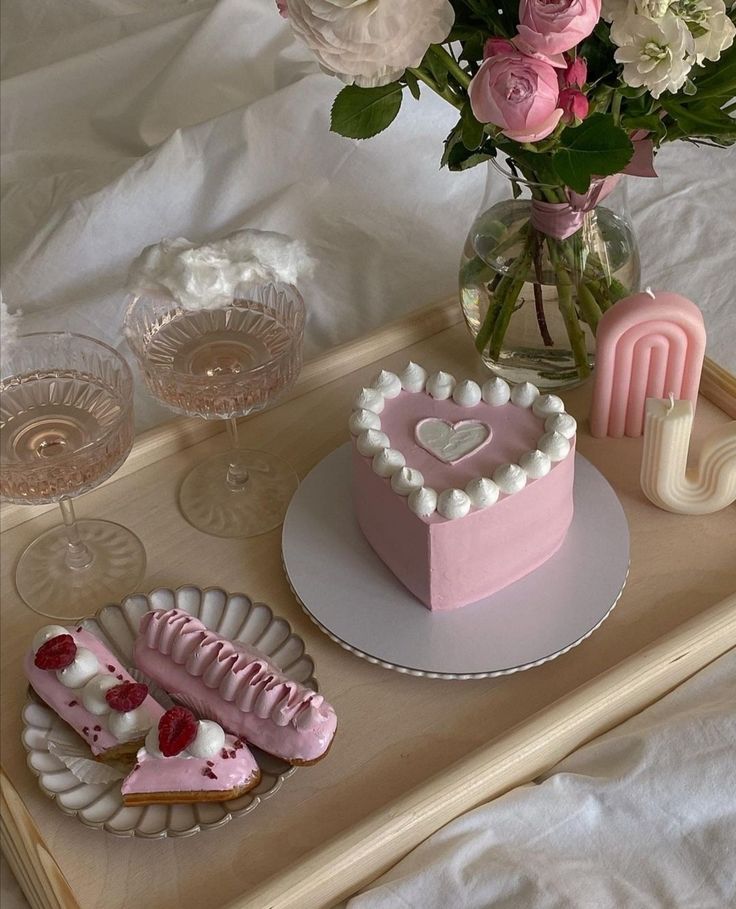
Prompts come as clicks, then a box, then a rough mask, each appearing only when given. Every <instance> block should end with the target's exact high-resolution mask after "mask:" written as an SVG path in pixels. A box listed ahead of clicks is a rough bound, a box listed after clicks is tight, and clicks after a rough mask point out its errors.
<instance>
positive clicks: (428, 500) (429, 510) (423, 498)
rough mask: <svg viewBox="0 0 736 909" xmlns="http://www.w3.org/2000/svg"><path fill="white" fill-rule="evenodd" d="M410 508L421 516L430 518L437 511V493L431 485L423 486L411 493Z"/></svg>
mask: <svg viewBox="0 0 736 909" xmlns="http://www.w3.org/2000/svg"><path fill="white" fill-rule="evenodd" d="M408 504H409V508H410V509H411V510H412V511H413V512H414V514H415V515H418V516H419V517H420V518H428V517H429V516H430V515H433V514H434V513H435V511H437V493H436V492H435V491H434V489H431V488H430V487H429V486H422V487H421V488H420V489H415V490H414V492H412V493H410V494H409V498H408Z"/></svg>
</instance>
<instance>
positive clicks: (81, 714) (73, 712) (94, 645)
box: [24, 627, 164, 757]
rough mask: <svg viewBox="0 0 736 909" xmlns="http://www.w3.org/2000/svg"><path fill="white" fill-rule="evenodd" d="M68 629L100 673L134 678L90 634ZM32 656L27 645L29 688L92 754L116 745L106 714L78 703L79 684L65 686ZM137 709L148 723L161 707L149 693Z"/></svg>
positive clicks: (153, 721)
mask: <svg viewBox="0 0 736 909" xmlns="http://www.w3.org/2000/svg"><path fill="white" fill-rule="evenodd" d="M68 633H69V634H70V635H71V636H72V637H73V638H74V643H75V644H76V645H77V646H78V647H86V648H87V650H91V651H92V653H93V654H94V655H95V656H96V657H97V662H98V663H99V670H98V672H99V674H100V675H111V676H112V677H113V678H114V679H115V680H116V681H118V682H120V683H122V682H134V681H135V679H134V678H133V677H132V676H131V675H130V674H129V673H128V672H126V671H125V669H124V668H123V667H122V666H121V665H120V661H119V660H118V658H117V657H114V656H113V655H112V654H111V653H110V651H109V650H108V649H107V647H105V645H104V644H103V643H102V642H101V641H100V640H98V639H97V638H96V637H95V636H94V635H93V634H90V633H89V632H88V631H84V630H83V629H82V628H79V627H78V628H76V629H71V630H69V632H68ZM34 657H35V653H34V651H33V650H32V649H31V650H29V651H28V653H27V654H26V657H25V661H24V670H25V674H26V678H27V679H28V681H29V682H30V683H31V686H32V688H33V690H34V691H35V692H36V694H37V695H38V696H39V697H40V698H41V699H42V700H44V701H45V702H46V703H47V704H48V705H49V707H51V709H52V710H54V711H55V712H56V713H58V715H59V716H60V717H61V718H62V719H63V720H65V721H66V722H67V723H68V724H69V725H70V726H71V727H72V729H74V730H75V731H76V732H78V733H79V735H81V736H82V738H83V739H84V740H85V742H87V743H88V745H89V747H90V749H91V750H92V754H93V755H95V757H96V756H98V755H100V754H104V753H105V752H106V751H109V750H110V749H111V748H115V747H116V746H117V745H120V744H121V743H120V741H119V740H118V739H117V738H115V736H114V735H113V734H112V733H111V732H110V731H109V730H108V728H107V714H106V715H103V716H97V715H95V714H94V713H90V712H89V710H87V708H86V707H85V706H84V704H83V703H82V691H83V688H67V687H66V685H63V684H62V683H61V682H60V681H59V680H58V679H57V677H56V673H55V672H54V671H53V670H48V669H39V668H38V666H36V665H35V663H34V662H33V660H34ZM141 709H145V710H147V711H148V713H149V715H150V716H151V725H152V726H153V725H156V724H157V723H158V721H159V719H160V718H161V716H162V714H163V713H164V709H163V707H161V705H160V704H159V703H157V701H155V700H154V699H153V698H152V697H151V695H150V694H149V695H148V696H147V697H146V699H145V701H143V704H141ZM141 738H143V736H141Z"/></svg>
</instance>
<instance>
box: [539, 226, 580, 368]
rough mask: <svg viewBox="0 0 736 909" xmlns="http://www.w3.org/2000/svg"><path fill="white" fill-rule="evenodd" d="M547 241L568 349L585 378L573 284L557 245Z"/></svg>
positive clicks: (548, 239)
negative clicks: (568, 343) (568, 344)
mask: <svg viewBox="0 0 736 909" xmlns="http://www.w3.org/2000/svg"><path fill="white" fill-rule="evenodd" d="M547 241H548V247H549V253H550V257H551V259H552V263H553V265H554V268H555V277H556V283H557V298H558V305H559V308H560V314H561V315H562V320H563V322H564V323H565V330H566V331H567V337H568V338H569V340H570V348H571V350H572V355H573V358H574V360H575V365H576V366H577V368H578V373H579V374H580V377H581V378H585V377H586V376H589V375H590V364H589V363H588V352H587V350H586V347H585V335H584V334H583V330H582V329H581V327H580V322H579V321H578V317H577V315H576V314H575V307H574V305H573V298H572V289H573V283H572V281H571V279H570V274H569V273H568V271H567V269H566V268H565V264H564V263H563V262H562V259H561V257H560V254H559V250H558V248H557V244H556V243H555V242H554V241H553V240H551V239H550V238H549V237H548V238H547Z"/></svg>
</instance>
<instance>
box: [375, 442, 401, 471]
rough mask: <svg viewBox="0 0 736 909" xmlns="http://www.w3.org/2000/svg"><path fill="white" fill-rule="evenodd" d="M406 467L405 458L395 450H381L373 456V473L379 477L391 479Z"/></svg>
mask: <svg viewBox="0 0 736 909" xmlns="http://www.w3.org/2000/svg"><path fill="white" fill-rule="evenodd" d="M405 466H406V458H405V457H404V456H403V454H402V453H401V452H400V451H398V450H397V449H396V448H382V449H381V451H379V452H378V454H376V455H374V456H373V473H377V474H378V476H379V477H392V476H393V475H394V474H395V473H396V471H397V470H401V468H402V467H405Z"/></svg>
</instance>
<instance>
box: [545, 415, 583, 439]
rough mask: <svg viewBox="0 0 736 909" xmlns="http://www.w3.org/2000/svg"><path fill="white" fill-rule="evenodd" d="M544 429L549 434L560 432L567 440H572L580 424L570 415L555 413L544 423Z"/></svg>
mask: <svg viewBox="0 0 736 909" xmlns="http://www.w3.org/2000/svg"><path fill="white" fill-rule="evenodd" d="M544 428H545V429H546V430H547V432H559V434H560V435H561V436H564V437H565V438H566V439H571V438H572V437H573V436H574V435H575V433H576V432H577V431H578V424H577V422H576V421H575V417H573V416H571V415H570V414H569V413H553V414H552V415H551V416H549V417H547V419H546V420H545V421H544Z"/></svg>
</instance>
